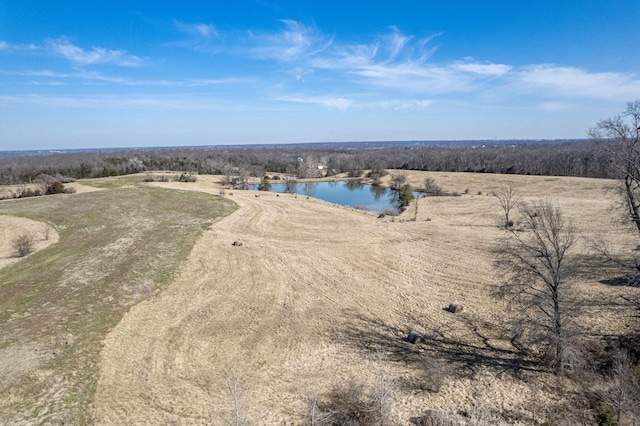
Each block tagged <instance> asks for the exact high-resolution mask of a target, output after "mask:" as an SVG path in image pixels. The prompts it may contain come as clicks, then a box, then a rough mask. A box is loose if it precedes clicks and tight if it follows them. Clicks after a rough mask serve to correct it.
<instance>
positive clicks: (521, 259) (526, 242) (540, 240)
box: [496, 202, 577, 374]
mask: <svg viewBox="0 0 640 426" xmlns="http://www.w3.org/2000/svg"><path fill="white" fill-rule="evenodd" d="M522 212H523V216H524V221H525V228H526V232H517V231H513V230H512V231H511V237H510V238H507V239H504V240H503V241H502V242H501V244H500V245H499V247H498V248H497V255H498V258H497V261H496V264H497V266H498V267H500V268H501V269H503V270H504V271H505V272H507V274H508V278H507V281H506V282H505V283H503V284H502V285H501V286H500V287H499V291H498V294H499V295H501V296H504V297H507V296H510V297H512V298H513V299H512V300H513V301H516V302H520V304H521V306H522V308H523V309H524V313H525V315H524V316H523V318H526V320H523V321H522V322H521V323H520V324H521V326H522V327H521V328H519V332H518V335H516V337H515V338H514V340H519V339H525V340H526V341H527V342H525V343H528V344H529V345H531V346H532V347H539V348H540V349H543V350H544V351H545V352H546V355H548V356H549V360H550V362H551V365H552V367H553V370H554V372H555V373H556V374H560V373H561V372H562V371H563V370H564V369H565V367H566V366H567V365H566V364H567V363H568V362H569V361H570V354H571V347H570V341H571V339H572V338H573V337H574V336H575V335H574V334H573V333H572V330H571V318H572V317H573V314H574V313H575V310H574V309H575V301H576V298H575V296H574V295H573V294H572V292H571V286H570V280H571V263H570V261H569V259H567V257H566V256H567V252H568V251H569V250H570V249H571V247H572V246H573V245H574V243H575V242H576V238H577V237H576V235H575V230H574V228H573V226H572V224H571V223H569V222H567V221H566V220H565V219H564V217H563V216H562V213H561V212H560V209H559V208H558V207H557V206H553V205H552V204H551V203H549V202H544V203H539V204H535V205H526V206H524V208H523V209H522Z"/></svg>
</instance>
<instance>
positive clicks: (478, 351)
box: [339, 314, 545, 390]
mask: <svg viewBox="0 0 640 426" xmlns="http://www.w3.org/2000/svg"><path fill="white" fill-rule="evenodd" d="M451 315H455V318H453V320H454V321H455V322H456V323H457V324H456V327H452V328H451V329H438V328H435V327H429V326H425V325H424V324H420V321H419V320H418V319H416V318H411V317H410V316H408V317H407V320H406V323H407V324H417V325H418V326H416V328H415V331H416V332H418V333H419V334H420V336H421V339H420V341H419V342H417V343H415V344H412V343H410V342H409V341H407V336H408V332H409V330H408V329H400V328H398V327H394V326H391V325H389V324H386V323H384V322H383V321H381V320H379V319H376V318H372V317H368V316H365V315H358V316H357V317H356V318H355V320H354V321H350V325H349V326H347V327H346V328H344V329H342V331H341V332H340V333H341V335H340V336H339V338H341V339H342V340H343V341H344V342H345V343H346V344H350V345H353V344H354V343H357V344H358V345H359V346H360V347H361V348H362V350H363V351H365V352H367V353H369V354H370V355H372V356H381V355H382V356H383V357H384V358H385V359H386V360H388V361H389V362H392V363H402V364H405V365H407V366H408V367H411V368H413V369H414V370H415V371H416V373H417V375H418V376H419V375H420V372H421V371H423V370H424V366H425V360H429V359H438V360H442V361H444V363H445V364H446V365H447V366H448V368H450V369H455V375H456V377H458V378H473V377H474V376H475V375H476V374H477V373H478V371H479V370H480V369H487V368H488V369H489V370H492V371H494V372H496V374H498V375H503V374H507V375H510V376H512V377H515V378H520V379H521V378H522V374H523V373H525V372H539V371H545V370H544V369H543V368H542V367H541V366H540V365H539V363H537V362H536V361H535V360H534V359H532V358H531V357H528V356H527V355H526V353H524V352H523V351H522V350H521V349H519V348H517V346H515V345H513V344H512V345H511V346H512V349H504V348H500V347H496V346H495V345H494V344H492V342H491V340H492V338H490V337H489V336H488V335H487V333H486V331H485V330H484V329H485V328H486V327H487V324H483V323H482V322H481V321H479V320H477V319H474V318H473V317H472V316H468V315H466V314H451ZM403 382H405V383H403V384H404V385H406V386H409V387H418V388H420V389H422V390H423V389H424V388H423V387H422V386H423V385H422V384H420V383H419V380H408V379H407V380H403Z"/></svg>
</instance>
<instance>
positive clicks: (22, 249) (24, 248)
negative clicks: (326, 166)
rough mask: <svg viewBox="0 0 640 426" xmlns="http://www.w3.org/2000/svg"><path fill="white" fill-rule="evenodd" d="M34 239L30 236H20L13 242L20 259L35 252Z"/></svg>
mask: <svg viewBox="0 0 640 426" xmlns="http://www.w3.org/2000/svg"><path fill="white" fill-rule="evenodd" d="M34 242H35V241H34V238H33V236H32V235H30V234H26V233H24V234H20V235H18V236H17V237H16V238H15V239H14V240H13V242H12V244H11V245H12V247H13V249H14V250H15V252H16V255H17V256H18V257H25V256H27V255H29V254H30V253H31V252H33V243H34Z"/></svg>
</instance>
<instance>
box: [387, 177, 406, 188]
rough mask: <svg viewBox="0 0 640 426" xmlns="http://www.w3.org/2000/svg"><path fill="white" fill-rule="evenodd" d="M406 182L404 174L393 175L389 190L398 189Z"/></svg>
mask: <svg viewBox="0 0 640 426" xmlns="http://www.w3.org/2000/svg"><path fill="white" fill-rule="evenodd" d="M406 181H407V175H405V174H404V173H394V174H392V175H391V188H393V189H399V188H400V187H401V186H402V185H404V184H405V182H406Z"/></svg>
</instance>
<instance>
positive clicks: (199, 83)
mask: <svg viewBox="0 0 640 426" xmlns="http://www.w3.org/2000/svg"><path fill="white" fill-rule="evenodd" d="M0 75H14V76H24V77H42V78H50V79H59V80H79V81H80V82H81V84H85V85H90V84H99V85H102V84H105V83H113V84H117V85H121V86H158V87H203V86H219V85H237V84H246V83H250V82H251V80H248V79H241V78H218V79H214V78H194V79H184V80H141V79H133V78H126V77H119V76H109V75H105V74H103V73H100V72H97V71H86V70H76V71H73V72H67V73H65V72H54V71H51V70H48V69H44V70H28V71H20V72H8V71H0ZM37 84H51V83H50V82H43V81H39V82H37ZM69 84H71V82H69Z"/></svg>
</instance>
